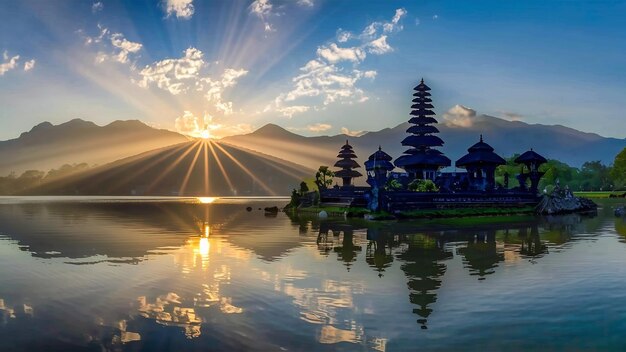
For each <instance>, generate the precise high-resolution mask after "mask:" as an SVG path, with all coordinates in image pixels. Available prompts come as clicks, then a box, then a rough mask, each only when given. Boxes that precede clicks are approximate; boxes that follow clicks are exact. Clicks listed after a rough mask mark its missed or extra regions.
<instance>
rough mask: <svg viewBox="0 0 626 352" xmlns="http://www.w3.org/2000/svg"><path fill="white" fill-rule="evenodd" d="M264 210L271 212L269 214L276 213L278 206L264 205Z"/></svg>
mask: <svg viewBox="0 0 626 352" xmlns="http://www.w3.org/2000/svg"><path fill="white" fill-rule="evenodd" d="M265 212H266V213H271V214H277V213H278V207H265Z"/></svg>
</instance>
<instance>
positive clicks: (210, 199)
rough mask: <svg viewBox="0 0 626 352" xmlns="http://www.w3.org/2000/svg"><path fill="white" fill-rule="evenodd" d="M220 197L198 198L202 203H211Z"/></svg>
mask: <svg viewBox="0 0 626 352" xmlns="http://www.w3.org/2000/svg"><path fill="white" fill-rule="evenodd" d="M218 199H219V198H217V197H199V198H198V202H200V203H202V204H211V203H213V202H215V201H216V200H218Z"/></svg>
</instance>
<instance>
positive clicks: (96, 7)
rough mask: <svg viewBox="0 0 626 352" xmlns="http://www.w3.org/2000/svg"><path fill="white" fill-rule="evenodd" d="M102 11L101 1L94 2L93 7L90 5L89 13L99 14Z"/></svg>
mask: <svg viewBox="0 0 626 352" xmlns="http://www.w3.org/2000/svg"><path fill="white" fill-rule="evenodd" d="M102 9H104V4H103V3H102V1H98V2H94V3H93V5H91V12H93V13H96V12H100V11H102Z"/></svg>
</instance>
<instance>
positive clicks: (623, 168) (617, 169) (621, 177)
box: [610, 148, 626, 190]
mask: <svg viewBox="0 0 626 352" xmlns="http://www.w3.org/2000/svg"><path fill="white" fill-rule="evenodd" d="M610 176H611V180H612V181H613V189H621V190H623V189H626V148H624V149H622V151H621V152H619V153H618V154H617V155H616V156H615V160H614V161H613V168H612V169H611V172H610Z"/></svg>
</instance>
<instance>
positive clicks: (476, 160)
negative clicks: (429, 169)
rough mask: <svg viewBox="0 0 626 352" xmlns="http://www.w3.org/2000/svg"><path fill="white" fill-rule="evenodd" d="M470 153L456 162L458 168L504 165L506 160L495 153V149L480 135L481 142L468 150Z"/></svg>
mask: <svg viewBox="0 0 626 352" xmlns="http://www.w3.org/2000/svg"><path fill="white" fill-rule="evenodd" d="M467 151H468V153H467V154H465V155H464V156H463V157H461V158H460V159H459V160H457V161H456V163H455V165H456V166H457V167H465V166H468V165H480V164H483V165H484V164H490V165H504V164H506V160H504V159H503V158H502V157H501V156H499V155H498V154H496V153H494V152H493V148H492V147H491V146H490V145H489V144H487V143H485V142H484V141H483V136H482V135H480V141H479V142H478V143H476V144H474V145H473V146H471V147H469V148H468V149H467Z"/></svg>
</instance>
